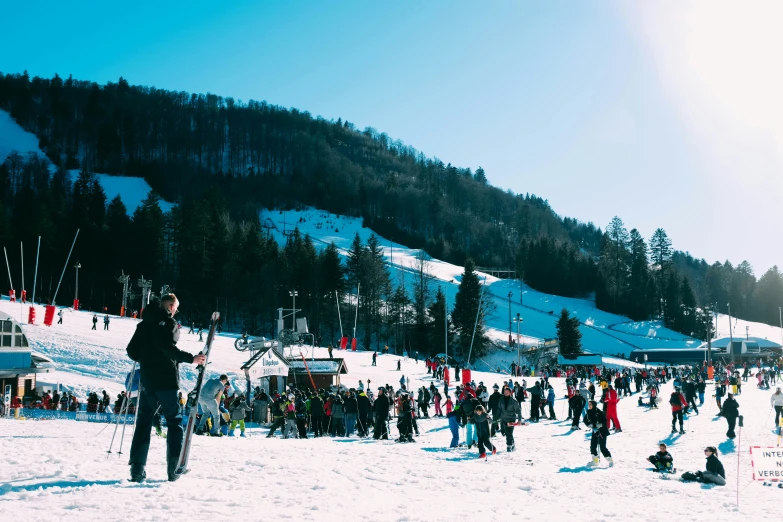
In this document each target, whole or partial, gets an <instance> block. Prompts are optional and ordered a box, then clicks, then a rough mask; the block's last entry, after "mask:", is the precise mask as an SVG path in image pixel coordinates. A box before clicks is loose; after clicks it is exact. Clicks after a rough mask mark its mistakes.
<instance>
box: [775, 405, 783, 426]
mask: <svg viewBox="0 0 783 522" xmlns="http://www.w3.org/2000/svg"><path fill="white" fill-rule="evenodd" d="M782 413H783V406H775V426H780V415H781V414H782Z"/></svg>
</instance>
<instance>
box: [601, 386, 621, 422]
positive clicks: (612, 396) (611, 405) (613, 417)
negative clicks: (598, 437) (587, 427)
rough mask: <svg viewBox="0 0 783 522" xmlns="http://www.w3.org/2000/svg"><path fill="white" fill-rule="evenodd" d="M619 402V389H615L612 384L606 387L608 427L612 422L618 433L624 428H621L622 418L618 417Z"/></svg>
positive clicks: (605, 400) (605, 399)
mask: <svg viewBox="0 0 783 522" xmlns="http://www.w3.org/2000/svg"><path fill="white" fill-rule="evenodd" d="M618 402H619V399H618V398H617V390H615V389H613V388H612V385H611V384H610V385H609V386H608V387H607V389H606V395H604V403H605V404H606V425H607V428H608V427H609V424H610V423H611V424H612V425H613V426H614V431H615V432H616V433H620V432H622V431H623V430H622V428H620V419H618V418H617V403H618Z"/></svg>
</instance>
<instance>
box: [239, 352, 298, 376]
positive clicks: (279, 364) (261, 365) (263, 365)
mask: <svg viewBox="0 0 783 522" xmlns="http://www.w3.org/2000/svg"><path fill="white" fill-rule="evenodd" d="M245 372H246V373H247V377H248V378H249V379H259V378H262V377H270V376H272V375H282V376H284V377H285V376H286V375H288V363H286V362H285V361H283V360H282V359H280V358H279V357H278V356H277V355H276V354H275V353H274V352H273V351H272V350H269V351H268V352H267V353H266V355H264V356H263V357H262V358H261V359H260V360H258V361H256V363H255V364H254V365H253V366H252V367H250V368H248V369H246V370H245Z"/></svg>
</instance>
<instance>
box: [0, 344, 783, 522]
mask: <svg viewBox="0 0 783 522" xmlns="http://www.w3.org/2000/svg"><path fill="white" fill-rule="evenodd" d="M230 350H231V351H234V350H233V348H230ZM226 351H227V347H224V346H216V348H215V352H214V360H215V361H221V364H228V361H229V359H230V358H234V357H236V356H235V355H234V354H231V355H229V354H228V353H225V352H226ZM235 353H236V352H235ZM339 354H340V356H344V357H345V359H346V361H347V365H348V367H349V370H350V373H349V375H347V376H345V377H344V379H343V383H344V384H346V385H348V386H354V385H356V384H358V381H359V379H361V380H362V381H364V383H365V384H366V383H367V380H368V379H370V380H371V381H372V387H373V388H377V386H378V385H381V384H386V383H389V384H393V385H395V387H397V386H398V381H399V379H400V376H401V375H402V374H404V375H405V376H406V377H407V378H409V379H410V380H411V386H412V387H413V388H417V387H418V386H420V385H428V384H429V382H430V380H429V378H428V377H427V374H426V369H425V367H424V364H423V363H422V362H419V363H416V362H414V361H413V360H412V359H407V360H402V362H401V364H402V370H401V371H400V372H398V371H396V366H397V361H398V359H399V358H398V357H397V356H390V355H389V356H380V357H378V366H376V367H373V366H371V354H370V353H366V352H356V353H353V352H339ZM319 355H320V354H319ZM241 358H242V357H239V359H241ZM118 359H120V358H118ZM121 364H127V362H126V361H120V360H118V361H117V362H116V363H115V365H116V366H117V367H119V366H120V365H121ZM473 377H474V380H475V381H476V382H479V381H483V382H484V383H485V384H487V385H490V386H491V385H492V384H493V383H500V382H501V381H502V379H503V378H505V376H499V375H497V374H490V373H481V372H475V373H474V374H473ZM527 381H528V383H529V384H532V379H530V378H528V379H527ZM552 383H553V384H554V386H555V387H556V391H557V395H558V397H559V398H558V400H557V402H556V407H555V411H556V414H557V416H558V418H559V419H564V418H565V414H566V409H565V404H566V403H565V400H564V399H562V398H561V397H563V396H564V394H565V385H564V382H563V380H562V379H552ZM671 387H672V385H671V382H670V383H669V384H667V385H665V386H663V389H662V395H663V396H664V397H666V396H668V394H669V393H670V392H671ZM707 395H708V396H707V397H706V402H705V404H704V406H702V407H701V408H700V412H701V414H700V415H698V416H697V415H691V416H690V418H689V419H688V420H687V421H686V423H685V429H686V431H687V433H686V434H685V435H682V436H681V435H670V434H669V431H670V419H671V415H670V409H669V406H668V404H667V401H666V400H664V401H663V402H662V404H661V405H660V409H658V410H652V411H648V410H647V408H646V407H645V408H642V407H639V406H637V395H635V396H632V397H630V398H625V399H622V400H621V401H620V404H619V406H618V411H619V417H620V421H621V423H622V427H623V430H624V431H623V433H621V434H616V435H611V436H610V437H609V440H608V447H609V449H610V451H611V452H612V455H613V456H614V459H615V462H616V464H615V466H614V467H613V468H607V467H606V463H605V462H603V461H602V464H601V466H600V467H598V468H597V469H594V468H591V467H588V466H587V463H588V461H589V460H590V455H589V440H588V439H587V438H586V435H587V433H588V432H587V431H586V430H585V431H575V432H570V431H569V426H570V421H568V422H565V421H563V420H557V421H550V420H546V421H542V422H541V423H539V424H536V425H530V426H522V427H519V428H516V431H515V437H516V441H517V451H516V452H515V453H512V454H507V453H505V451H504V449H505V444H504V441H503V439H502V438H501V437H500V436H498V437H495V438H494V439H493V442H494V443H495V444H497V445H498V448H499V449H500V450H501V451H500V452H499V453H498V455H497V456H490V457H489V458H488V461H487V462H485V461H483V460H479V459H477V451H476V450H475V449H473V450H472V451H468V450H466V449H455V450H450V449H447V448H448V444H449V441H450V439H451V435H450V432H449V430H448V428H447V421H446V419H445V418H444V419H433V418H430V419H421V420H420V421H419V429H420V431H421V434H420V435H419V436H416V437H415V438H416V443H414V444H396V443H394V442H392V441H380V442H376V441H373V440H372V439H359V438H357V437H356V436H353V437H337V438H328V437H326V438H321V439H308V440H282V439H279V438H273V439H267V438H266V437H265V435H266V430H265V429H263V428H261V429H253V430H249V432H248V435H249V436H248V438H246V439H240V438H238V437H236V438H221V439H214V438H206V437H196V439H195V441H194V447H193V452H192V454H191V459H190V463H191V469H192V471H191V473H189V474H188V475H187V476H185V477H184V478H182V479H181V480H179V481H178V482H176V483H168V482H166V481H165V468H164V462H165V453H164V452H165V440H164V439H160V438H156V437H154V436H153V439H152V447H151V450H150V457H149V462H148V468H147V472H148V477H149V478H148V481H147V482H145V483H143V484H133V483H130V482H128V481H127V478H128V466H127V452H128V450H129V444H130V435H129V434H128V435H126V437H127V438H126V440H125V442H124V447H123V452H124V454H123V455H122V456H119V455H118V454H117V450H118V447H119V446H118V443H119V440H116V441H115V446H114V453H113V454H112V455H110V456H108V458H107V453H106V451H107V449H108V447H109V443H110V440H111V437H112V433H113V426H110V425H108V426H107V425H102V424H92V423H80V422H75V421H15V420H0V439H2V441H3V443H2V448H3V456H4V461H5V464H6V465H4V466H2V467H0V516H2V518H3V519H6V518H7V517H8V519H11V518H10V517H13V519H15V520H25V521H33V520H42V521H43V520H52V519H63V520H68V519H77V518H78V519H79V520H81V521H87V520H101V521H113V520H118V521H119V520H127V518H128V517H129V516H132V517H134V518H137V519H143V520H174V519H177V520H182V519H183V518H186V519H196V518H199V519H202V518H209V517H220V518H221V519H222V518H228V519H231V518H237V517H244V518H248V517H249V518H250V519H261V518H263V519H274V520H279V519H293V520H315V521H322V520H329V521H331V520H341V521H353V520H356V521H359V520H361V521H365V520H379V521H385V520H396V521H419V520H421V521H428V522H433V521H440V520H455V519H458V518H464V517H465V516H469V517H470V518H471V519H473V520H496V519H509V517H511V518H510V519H511V520H542V519H553V518H554V519H557V520H567V519H578V520H589V521H592V520H618V519H638V518H639V517H643V518H645V519H653V520H672V519H673V518H674V517H681V516H687V517H688V519H689V520H714V519H715V518H716V517H721V518H725V517H726V516H730V517H731V518H732V519H734V520H768V519H769V516H770V514H771V513H774V512H775V509H776V506H777V505H779V503H780V500H781V495H782V494H783V491H781V490H779V489H777V488H769V487H763V486H762V485H761V483H758V482H755V483H754V482H752V480H751V477H752V471H751V462H750V455H749V447H750V446H751V445H754V446H774V445H775V443H776V439H777V437H776V435H775V434H774V432H773V426H772V424H773V418H772V416H771V415H770V411H771V409H770V406H769V395H770V392H768V391H761V390H757V389H755V386H753V380H751V381H748V383H747V384H746V385H745V389H744V393H743V394H742V395H740V396H739V397H738V401H739V403H740V412H741V413H742V414H743V415H744V416H745V428H743V430H742V432H741V435H740V437H741V439H737V440H735V441H729V440H728V439H727V438H726V436H725V432H726V422H725V421H724V420H723V419H721V418H717V417H715V412H716V407H715V405H714V402H713V400H712V398H711V397H710V395H711V387H710V388H708V393H707ZM528 404H529V403H524V404H523V411H524V413H525V414H527V413H528V410H529V406H528ZM392 433H393V434H395V435H396V428H395V427H394V422H392ZM462 438H463V440H464V431H463V433H462ZM661 441H664V442H666V443H667V444H668V445H669V449H670V451H671V453H672V454H673V456H674V459H675V466H676V467H677V469H678V475H679V473H681V472H683V471H686V470H689V471H696V470H702V469H703V468H704V456H703V452H702V449H703V447H704V446H706V445H715V446H717V447H718V448H719V450H720V458H721V460H722V462H723V465H724V466H725V468H726V474H727V476H726V478H727V482H728V485H727V486H725V487H718V486H708V485H701V484H697V483H681V482H680V481H678V480H677V477H678V475H676V476H670V478H669V479H668V480H665V479H662V478H661V477H660V476H659V475H658V474H656V473H653V472H651V471H649V470H648V469H647V468H648V465H647V463H646V462H645V460H644V459H645V457H646V456H647V455H650V454H653V453H654V452H655V451H656V450H657V445H658V443H659V442H661ZM738 455H740V457H741V461H740V463H739V469H737V457H738ZM738 477H739V493H740V504H739V507H737V506H736V492H737V478H738Z"/></svg>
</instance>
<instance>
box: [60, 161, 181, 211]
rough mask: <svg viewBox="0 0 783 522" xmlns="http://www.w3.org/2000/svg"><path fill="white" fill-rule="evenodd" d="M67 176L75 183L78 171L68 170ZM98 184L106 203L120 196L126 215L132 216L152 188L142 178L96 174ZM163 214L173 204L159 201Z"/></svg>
mask: <svg viewBox="0 0 783 522" xmlns="http://www.w3.org/2000/svg"><path fill="white" fill-rule="evenodd" d="M68 174H70V176H71V180H72V181H76V178H77V177H78V176H79V171H78V170H69V171H68ZM95 176H96V177H97V178H98V182H99V183H100V184H101V186H102V187H103V191H104V192H105V193H106V201H107V202H109V201H111V200H112V199H114V198H115V197H116V196H120V199H121V200H122V202H123V204H124V205H125V208H126V209H127V210H128V214H129V215H131V214H133V211H134V210H136V207H138V206H139V205H141V202H142V201H144V199H145V198H146V197H147V194H149V193H150V190H152V187H150V185H149V183H147V181H146V180H145V179H144V178H132V177H129V176H110V175H109V174H96V175H95ZM158 204H159V205H160V208H161V210H163V212H168V211H170V210H171V209H172V207H174V204H173V203H169V202H168V201H164V200H162V199H161V200H160V202H159V203H158Z"/></svg>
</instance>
